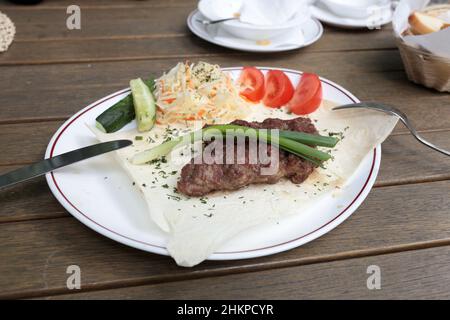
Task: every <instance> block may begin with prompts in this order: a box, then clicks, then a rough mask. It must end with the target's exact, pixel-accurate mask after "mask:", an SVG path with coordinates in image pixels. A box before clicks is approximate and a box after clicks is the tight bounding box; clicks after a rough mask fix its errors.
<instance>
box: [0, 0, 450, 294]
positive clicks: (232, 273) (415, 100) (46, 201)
mask: <svg viewBox="0 0 450 320" xmlns="http://www.w3.org/2000/svg"><path fill="white" fill-rule="evenodd" d="M71 3H72V1H69V0H58V1H57V0H46V1H44V2H43V3H42V4H40V5H37V6H29V7H28V6H15V5H12V4H10V3H7V2H5V1H0V11H2V12H4V13H6V14H8V15H9V17H10V18H11V19H12V20H13V21H14V23H15V24H16V27H17V30H18V31H17V35H16V39H15V42H14V43H13V45H12V46H11V47H10V49H9V50H8V51H7V52H6V53H3V54H0V78H1V81H0V92H1V94H0V106H1V107H0V108H1V109H0V110H1V113H0V132H1V134H0V145H1V146H2V147H1V153H0V173H4V172H7V171H9V170H11V169H14V168H17V167H19V166H21V165H26V164H29V163H32V162H34V161H38V160H40V159H42V158H43V155H44V150H45V148H46V146H47V143H48V141H49V139H50V137H51V136H52V134H53V133H54V132H55V130H56V129H57V128H58V127H59V126H60V125H61V124H62V123H63V121H64V120H65V119H67V118H68V117H69V116H71V115H72V114H73V113H75V112H77V111H78V110H80V109H81V108H82V107H84V106H86V105H87V104H89V103H91V102H92V101H95V100H97V99H99V98H101V97H103V96H105V95H107V94H109V93H111V92H114V91H115V90H118V89H120V88H123V87H125V86H126V85H127V83H128V81H129V79H131V78H136V77H137V76H142V77H145V76H146V75H148V74H159V73H160V72H161V71H162V70H167V69H168V68H170V67H171V66H173V65H174V64H175V63H176V62H178V61H181V60H185V59H189V60H191V61H198V60H206V61H209V62H213V63H218V64H220V65H221V66H224V67H228V66H239V65H260V66H263V65H267V66H278V67H286V68H292V69H300V70H306V71H311V72H315V73H318V74H320V75H322V76H324V77H326V78H328V79H331V80H333V81H335V82H337V83H339V84H341V85H343V86H344V87H346V88H348V89H349V90H350V91H352V92H353V93H354V94H355V95H356V96H357V97H359V98H360V99H361V100H376V101H382V102H386V103H391V104H393V105H395V106H397V107H399V108H400V109H401V110H403V111H404V112H405V113H406V114H408V115H409V117H410V118H411V119H412V121H413V122H414V124H415V125H416V126H417V128H418V129H419V130H420V132H421V133H423V135H424V136H425V137H426V138H428V139H430V140H431V141H434V142H435V143H437V144H439V145H441V146H443V147H444V148H447V149H450V95H449V94H445V93H438V92H435V91H433V90H429V89H426V88H423V87H421V86H417V85H414V84H412V83H410V82H409V81H408V80H407V79H406V76H405V73H404V70H403V66H402V63H401V60H400V56H399V53H398V51H397V49H396V47H395V44H394V40H393V37H392V30H391V28H390V27H385V28H383V29H382V30H379V31H372V32H368V31H342V30H337V29H334V28H328V27H326V28H325V33H324V35H323V37H322V38H321V39H320V40H319V41H318V42H317V43H315V44H314V45H312V46H310V47H308V48H305V49H301V50H296V51H292V52H286V53H277V54H254V53H244V52H237V51H232V50H228V49H224V48H221V47H218V46H214V45H211V44H209V43H207V42H205V41H203V40H201V39H198V38H196V37H195V36H194V35H192V34H191V33H190V32H189V30H188V29H187V27H186V23H185V20H186V17H187V15H188V14H189V12H191V11H192V10H193V9H194V8H195V6H196V1H195V0H189V1H184V0H171V1H156V0H149V1H132V0H128V1H127V0H115V1H109V0H98V1H88V0H78V1H76V3H78V4H80V5H81V9H82V21H81V23H82V29H81V30H73V31H70V30H67V28H66V18H67V14H66V7H67V5H69V4H71ZM449 168H450V159H449V158H446V157H445V156H443V155H440V154H438V153H436V152H432V151H431V150H429V149H427V148H425V147H423V146H422V145H420V144H418V143H417V142H416V141H415V140H414V139H413V138H412V136H411V135H410V134H409V133H408V132H407V131H406V130H405V128H404V127H402V126H401V125H399V126H398V127H397V128H396V129H395V131H394V133H393V134H392V135H391V136H390V137H389V138H388V139H387V141H386V142H385V143H384V144H383V160H382V165H381V170H380V173H379V176H378V180H377V182H376V185H375V188H374V189H373V190H372V192H371V193H370V195H369V197H368V198H367V200H366V201H365V202H364V203H363V205H362V206H361V207H360V208H359V209H358V210H357V211H356V212H355V213H354V214H353V215H352V216H351V218H349V219H348V220H347V221H346V222H345V223H343V224H342V225H340V226H339V227H338V228H336V229H335V230H333V231H332V232H330V233H329V234H327V235H325V236H323V237H321V238H319V239H317V240H315V241H313V242H312V243H309V244H307V245H305V246H302V247H300V248H297V249H293V250H291V251H288V252H284V253H281V254H277V255H273V256H269V257H264V258H258V259H250V260H242V261H231V262H204V263H202V264H200V265H199V266H197V267H195V268H181V267H177V266H176V264H175V263H174V261H173V260H172V259H170V258H168V257H163V256H158V255H154V254H150V253H146V252H142V251H139V250H135V249H132V248H129V247H126V246H123V245H120V244H118V243H116V242H113V241H111V240H109V239H107V238H105V237H102V236H100V235H99V234H97V233H95V232H93V231H91V230H90V229H88V228H87V227H85V226H83V225H82V224H81V223H79V222H78V221H76V220H75V219H74V218H72V216H70V215H69V214H68V213H67V212H66V211H65V210H64V209H63V207H62V206H61V205H60V204H59V203H58V202H57V201H56V200H55V198H54V197H53V196H52V194H51V193H50V190H49V188H48V187H47V184H46V182H45V179H44V178H43V177H42V178H39V179H36V180H33V181H31V182H28V183H25V184H21V185H18V186H16V187H13V188H11V189H8V190H6V191H2V192H1V193H0V298H34V297H39V298H43V297H45V298H69V299H73V298H74V299H77V298H158V299H159V298H162V299H171V298H225V299H228V298H256V299H259V298H288V299H290V298H338V299H339V298H368V299H378V298H450V196H449V193H450V180H449V179H450V170H449ZM73 264H75V265H79V266H80V267H81V270H82V274H81V276H82V277H81V280H82V284H81V285H82V288H81V290H68V289H67V288H66V280H67V277H68V274H67V273H66V269H67V267H68V266H69V265H73ZM370 265H377V266H379V267H380V268H381V289H380V290H369V289H368V288H367V286H366V281H367V278H368V277H369V274H367V267H368V266H370Z"/></svg>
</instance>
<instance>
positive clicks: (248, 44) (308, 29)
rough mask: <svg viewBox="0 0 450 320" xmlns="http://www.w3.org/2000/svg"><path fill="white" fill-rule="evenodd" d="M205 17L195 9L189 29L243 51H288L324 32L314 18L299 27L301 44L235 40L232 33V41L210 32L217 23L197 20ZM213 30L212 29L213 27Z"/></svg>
mask: <svg viewBox="0 0 450 320" xmlns="http://www.w3.org/2000/svg"><path fill="white" fill-rule="evenodd" d="M203 19H205V18H204V17H203V16H202V14H201V13H200V11H198V10H194V11H192V12H191V14H190V15H189V16H188V18H187V25H188V27H189V29H190V30H191V31H192V33H194V34H195V35H196V36H198V37H199V38H202V39H203V40H206V41H208V42H211V43H214V44H217V45H219V46H222V47H226V48H230V49H236V50H241V51H249V52H281V51H288V50H293V49H299V48H303V47H306V46H309V45H311V44H313V43H314V42H316V41H317V40H319V39H320V37H321V36H322V34H323V26H322V24H321V23H320V22H319V21H318V20H317V19H314V18H311V19H308V20H307V21H306V22H305V23H304V24H303V25H302V27H301V29H300V28H299V30H298V31H299V32H301V31H303V36H304V39H305V41H304V42H303V43H302V44H301V45H298V44H283V43H281V42H280V43H277V39H276V38H275V39H271V41H272V45H273V46H263V45H257V44H256V42H255V43H253V42H252V41H245V40H243V39H236V40H235V41H233V40H232V39H233V36H231V35H230V39H231V41H222V40H220V39H219V40H218V39H216V38H214V37H213V36H212V35H211V33H210V32H208V28H217V27H218V26H217V25H212V26H205V25H203V24H202V23H200V22H198V21H196V20H203ZM211 30H212V29H211Z"/></svg>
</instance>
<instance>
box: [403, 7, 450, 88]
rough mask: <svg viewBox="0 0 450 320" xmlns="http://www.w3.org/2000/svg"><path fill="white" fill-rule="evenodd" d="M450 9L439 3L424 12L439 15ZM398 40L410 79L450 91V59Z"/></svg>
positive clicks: (430, 86)
mask: <svg viewBox="0 0 450 320" xmlns="http://www.w3.org/2000/svg"><path fill="white" fill-rule="evenodd" d="M449 9H450V5H437V6H430V7H428V8H426V10H424V12H426V13H428V14H436V15H438V14H439V13H440V12H442V11H443V10H449ZM396 40H397V46H398V49H399V51H400V55H401V57H402V60H403V64H404V66H405V70H406V74H407V75H408V79H409V80H411V81H413V82H415V83H418V84H422V85H424V86H426V87H429V88H434V89H436V90H438V91H441V92H450V59H448V58H444V57H439V56H436V55H434V54H431V53H430V52H428V51H425V50H421V49H418V48H415V47H413V46H411V45H408V44H406V43H405V42H404V41H403V40H402V39H400V38H397V39H396Z"/></svg>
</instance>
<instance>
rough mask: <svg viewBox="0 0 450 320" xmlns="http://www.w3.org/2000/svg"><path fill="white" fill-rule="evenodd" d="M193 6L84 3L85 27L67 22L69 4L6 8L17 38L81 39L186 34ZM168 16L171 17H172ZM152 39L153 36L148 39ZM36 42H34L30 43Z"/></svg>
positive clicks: (82, 22) (82, 12) (83, 23)
mask: <svg viewBox="0 0 450 320" xmlns="http://www.w3.org/2000/svg"><path fill="white" fill-rule="evenodd" d="M194 7H195V6H193V7H189V6H187V7H185V6H182V7H144V8H137V7H131V8H122V7H112V8H108V7H106V8H103V9H89V8H84V7H83V6H81V10H82V11H81V30H69V29H67V26H66V18H67V17H68V15H67V14H66V10H65V8H58V9H57V10H55V8H47V9H41V10H35V9H34V8H33V7H29V8H30V9H28V10H24V9H23V7H19V8H20V9H17V8H14V9H5V10H4V12H5V13H6V14H7V15H8V16H9V17H10V18H11V20H12V21H14V24H15V25H16V27H17V35H16V38H15V40H17V41H25V40H39V41H44V40H45V41H48V40H52V39H53V40H58V39H59V40H63V39H66V40H81V39H86V38H97V39H98V38H121V37H122V38H123V37H136V38H138V36H140V37H143V38H145V37H146V38H152V37H156V36H158V35H159V36H160V37H161V36H166V37H167V36H171V35H178V36H186V34H188V30H187V28H186V18H187V16H188V15H189V13H190V12H191V11H192V9H193V8H194ZM168 17H171V18H170V19H169V18H168ZM144 41H151V40H144ZM29 45H33V43H31V44H29Z"/></svg>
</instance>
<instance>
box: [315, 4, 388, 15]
mask: <svg viewBox="0 0 450 320" xmlns="http://www.w3.org/2000/svg"><path fill="white" fill-rule="evenodd" d="M320 1H321V2H322V3H323V4H324V5H325V6H326V7H327V8H328V9H329V10H330V11H332V12H333V13H335V14H337V15H339V16H341V17H348V18H356V19H358V18H359V19H363V18H367V17H369V16H370V15H372V14H373V13H374V10H377V9H378V10H386V9H390V7H391V1H390V0H320Z"/></svg>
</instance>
